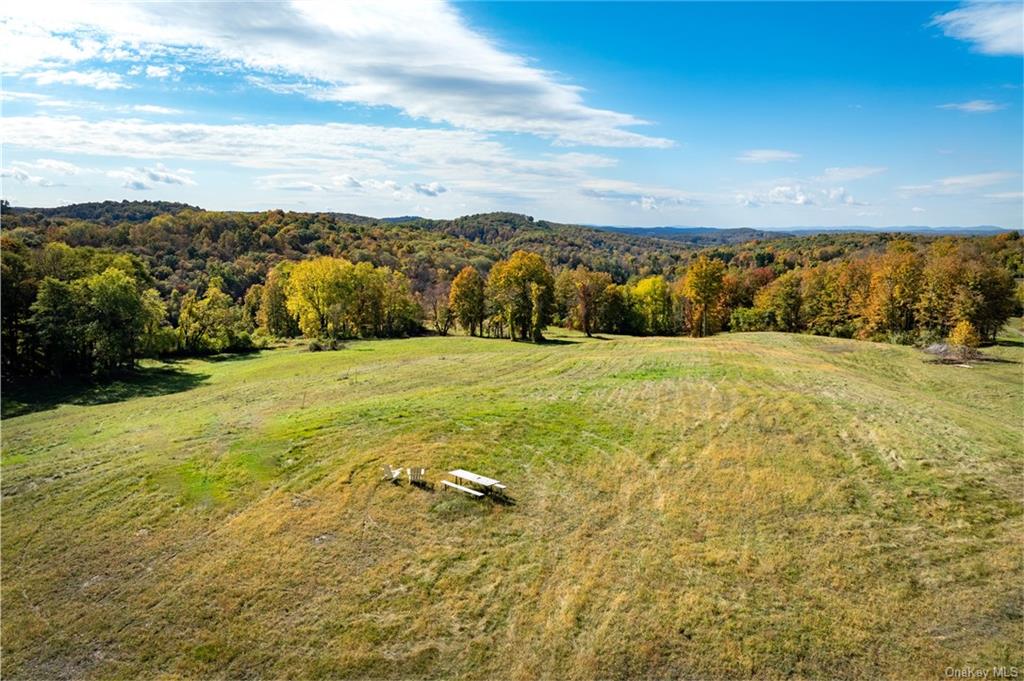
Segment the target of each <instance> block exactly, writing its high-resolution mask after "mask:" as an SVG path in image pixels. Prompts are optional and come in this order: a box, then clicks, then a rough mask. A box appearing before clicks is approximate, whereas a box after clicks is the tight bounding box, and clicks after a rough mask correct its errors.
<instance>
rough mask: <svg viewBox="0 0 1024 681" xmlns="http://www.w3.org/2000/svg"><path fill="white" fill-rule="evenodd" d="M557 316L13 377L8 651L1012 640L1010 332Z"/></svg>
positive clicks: (824, 647)
mask: <svg viewBox="0 0 1024 681" xmlns="http://www.w3.org/2000/svg"><path fill="white" fill-rule="evenodd" d="M551 336H552V338H553V342H551V343H548V344H544V345H540V346H534V345H527V344H518V343H515V344H514V343H510V342H508V341H500V340H486V339H476V338H465V337H451V338H420V339H409V340H394V341H369V342H354V343H351V344H349V345H348V346H347V347H346V348H345V349H343V350H340V351H336V352H321V353H310V352H307V351H304V350H303V349H302V348H300V347H297V346H295V347H289V348H284V349H277V350H273V351H266V352H263V353H261V354H258V355H252V356H248V357H238V358H228V359H223V360H220V361H200V360H196V361H186V362H180V363H174V364H166V365H152V366H150V367H149V368H148V369H147V370H146V372H145V373H144V375H143V376H141V377H140V378H138V379H135V380H133V381H131V382H126V383H120V384H116V385H114V386H111V387H108V388H104V389H91V390H85V389H83V390H81V391H78V392H77V393H75V394H74V395H73V396H72V395H70V393H69V391H68V390H66V389H65V391H64V392H63V393H56V392H54V393H50V394H46V393H37V394H36V395H34V396H33V397H32V400H31V401H28V402H24V403H18V402H17V401H16V400H15V399H14V396H8V400H7V403H6V404H5V409H6V411H7V416H8V417H7V418H5V419H4V422H3V440H2V441H3V454H2V459H0V461H2V468H0V470H2V494H3V502H2V549H3V567H2V569H3V585H2V597H3V621H2V634H3V642H2V646H3V670H2V671H3V675H4V677H5V678H11V679H15V678H30V677H32V678H57V677H91V678H98V677H102V678H109V677H131V676H146V677H155V676H157V677H159V676H163V677H166V678H174V677H256V676H259V677H271V678H279V677H286V676H287V677H303V678H306V677H360V678H363V677H373V678H381V677H391V678H399V677H400V678H410V677H446V678H451V677H459V678H471V679H493V678H511V679H527V678H559V679H563V678H568V679H592V678H638V677H646V678H663V677H672V678H692V677H696V678H721V677H728V678H734V677H746V676H757V677H761V678H781V677H793V676H795V677H815V678H821V677H835V678H856V677H864V676H878V675H880V676H883V677H890V678H896V677H899V678H930V679H938V678H943V674H944V670H945V669H946V668H947V667H950V666H953V667H957V668H962V667H974V668H991V667H993V666H1004V665H1016V666H1018V667H1022V668H1024V653H1022V650H1024V597H1022V590H1021V584H1022V578H1024V567H1022V566H1024V561H1022V551H1021V546H1022V542H1024V515H1022V510H1024V499H1022V459H1024V457H1022V453H1024V452H1022V441H1021V418H1022V408H1024V396H1022V371H1021V363H1020V362H1021V360H1022V359H1024V349H1022V348H1021V347H1019V346H1011V345H1007V346H1003V347H997V348H991V349H988V350H986V354H987V355H988V356H989V358H990V361H984V362H977V363H973V364H972V366H970V367H969V368H965V367H958V366H950V365H939V364H935V363H930V362H929V361H928V358H927V356H926V355H923V354H921V353H920V352H918V351H915V350H913V349H911V348H905V347H897V346H888V345H878V344H871V343H862V342H856V341H847V340H833V339H825V338H815V337H809V336H796V335H782V334H732V335H723V336H719V337H715V338H711V339H705V340H693V339H685V338H646V339H645V338H622V337H612V338H606V339H585V338H582V337H580V336H578V335H575V334H572V333H569V332H554V333H553V334H551ZM991 360H998V361H991ZM384 463H387V464H392V465H395V466H417V465H421V466H426V467H428V468H429V469H430V470H429V471H428V476H430V477H432V478H433V479H434V480H438V479H440V477H441V475H442V472H443V471H445V470H448V469H451V468H455V467H462V468H467V469H470V470H473V471H476V472H479V473H483V474H486V475H490V476H492V477H497V478H500V479H501V480H503V481H505V482H506V483H507V484H508V485H509V489H510V492H511V495H512V496H513V497H514V500H515V503H514V504H510V505H502V504H497V503H493V502H491V501H486V500H485V501H474V500H471V499H468V498H464V497H463V496H461V495H458V494H456V493H453V492H445V493H442V492H440V491H434V492H431V491H428V490H421V489H417V488H413V487H410V486H409V485H407V484H403V485H401V486H394V485H391V484H387V483H382V482H381V481H380V477H381V473H380V467H381V464H384Z"/></svg>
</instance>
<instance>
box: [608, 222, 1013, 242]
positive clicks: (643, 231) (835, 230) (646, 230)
mask: <svg viewBox="0 0 1024 681" xmlns="http://www.w3.org/2000/svg"><path fill="white" fill-rule="evenodd" d="M594 228H595V229H602V230H607V231H614V232H623V233H626V234H635V235H642V236H655V237H658V238H661V239H670V240H672V241H685V242H687V243H696V242H699V241H701V240H702V239H706V240H707V241H708V242H709V243H710V242H713V243H743V242H744V241H750V240H752V239H782V238H785V237H789V236H808V235H813V234H844V233H845V234H849V233H863V232H868V233H872V234H885V233H893V232H901V233H905V234H935V235H947V236H991V235H993V234H1000V233H1002V232H1011V231H1013V230H1010V229H1006V228H1003V227H997V226H995V225H975V226H957V225H950V226H946V227H926V226H923V225H892V226H887V227H867V226H864V225H849V226H843V227H786V228H780V229H774V228H772V229H768V228H765V229H758V228H755V227H617V226H604V225H595V226H594Z"/></svg>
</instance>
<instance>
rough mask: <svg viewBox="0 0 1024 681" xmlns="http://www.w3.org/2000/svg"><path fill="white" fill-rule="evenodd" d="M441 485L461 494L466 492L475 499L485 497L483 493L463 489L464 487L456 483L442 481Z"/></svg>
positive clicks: (466, 488)
mask: <svg viewBox="0 0 1024 681" xmlns="http://www.w3.org/2000/svg"><path fill="white" fill-rule="evenodd" d="M441 484H442V485H444V486H445V487H451V488H452V489H457V490H459V491H460V492H465V493H466V494H468V495H470V496H473V497H482V496H483V495H484V493H483V492H477V491H476V490H475V489H470V488H468V487H463V486H462V485H457V484H455V483H454V482H450V481H448V480H442V481H441Z"/></svg>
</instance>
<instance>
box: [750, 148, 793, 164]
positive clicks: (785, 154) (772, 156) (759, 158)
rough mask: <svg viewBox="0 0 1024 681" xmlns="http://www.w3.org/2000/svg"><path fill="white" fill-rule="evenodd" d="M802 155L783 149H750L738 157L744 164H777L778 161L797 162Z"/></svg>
mask: <svg viewBox="0 0 1024 681" xmlns="http://www.w3.org/2000/svg"><path fill="white" fill-rule="evenodd" d="M798 158H800V154H798V153H796V152H793V151H784V150H782V149H750V150H748V151H744V152H743V153H742V154H740V155H739V156H737V157H736V160H737V161H742V162H743V163H776V162H778V161H795V160H797V159H798Z"/></svg>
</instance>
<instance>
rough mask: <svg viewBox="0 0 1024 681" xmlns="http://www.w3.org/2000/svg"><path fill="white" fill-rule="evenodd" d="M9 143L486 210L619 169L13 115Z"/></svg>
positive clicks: (561, 160) (401, 131)
mask: <svg viewBox="0 0 1024 681" xmlns="http://www.w3.org/2000/svg"><path fill="white" fill-rule="evenodd" d="M4 135H5V144H8V145H11V146H12V147H25V148H30V149H34V150H38V151H40V152H46V153H51V154H62V153H72V154H81V155H84V156H108V157H128V158H138V159H164V160H165V161H166V160H167V159H181V160H190V161H218V162H222V163H226V164H229V165H231V166H235V167H242V168H258V169H266V170H268V171H270V172H275V173H279V174H280V173H290V174H291V175H292V177H290V178H289V182H293V183H294V182H308V183H312V184H316V185H320V186H325V187H327V188H329V189H332V190H337V191H341V190H350V189H353V188H355V187H356V185H353V184H352V183H353V182H355V183H358V186H361V187H364V188H365V189H367V190H373V191H376V192H379V193H380V194H381V195H384V194H386V195H389V196H390V195H391V194H394V193H395V192H398V193H400V194H402V195H403V196H404V195H408V196H412V195H422V191H420V192H417V191H416V190H415V189H414V188H411V187H410V186H409V185H410V184H411V183H419V184H420V185H423V187H425V188H426V189H427V190H428V191H434V192H435V193H436V194H443V195H444V196H451V195H452V194H451V193H452V192H455V191H456V190H457V191H458V196H461V197H465V196H473V197H476V198H479V199H481V203H482V204H483V205H494V204H495V203H496V202H498V201H500V200H501V199H509V200H511V198H510V197H514V198H515V199H516V200H517V201H518V200H520V199H521V200H523V201H526V200H531V199H537V198H538V197H540V198H545V199H547V200H551V201H557V200H558V197H560V196H565V195H566V194H567V193H572V194H576V193H577V188H578V187H579V186H580V183H582V182H586V181H588V180H593V179H594V178H592V177H591V176H590V175H589V172H590V170H591V169H592V168H604V167H607V166H609V165H612V164H613V162H612V161H610V160H609V159H606V158H605V157H602V156H598V155H594V154H579V153H564V154H556V153H545V154H542V155H541V156H540V157H539V158H524V157H523V156H522V155H519V154H516V153H514V152H513V151H512V150H511V149H509V148H508V147H506V146H505V145H504V144H502V143H499V142H497V141H495V140H494V139H492V138H491V137H490V136H488V135H485V134H483V133H479V132H472V131H468V130H451V129H436V128H395V127H384V126H371V125H356V124H341V123H332V124H322V125H308V124H294V125H253V124H229V125H209V124H194V123H177V122H175V123H172V122H157V121H146V120H140V119H137V118H133V119H115V120H102V121H87V120H85V119H82V118H79V117H72V116H67V117H58V116H11V117H7V118H5V119H4ZM328 178H329V179H328ZM356 178H359V179H356ZM362 178H390V179H388V180H377V179H374V180H369V179H367V180H364V179H362ZM142 182H143V183H146V181H145V180H144V179H143V180H142ZM389 182H390V183H393V186H391V185H389V184H387V183H389ZM432 183H437V184H436V185H434V186H433V187H432V186H431V185H432ZM440 187H444V188H445V189H446V190H447V193H442V192H440ZM307 189H308V187H307ZM634 193H635V192H634Z"/></svg>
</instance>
